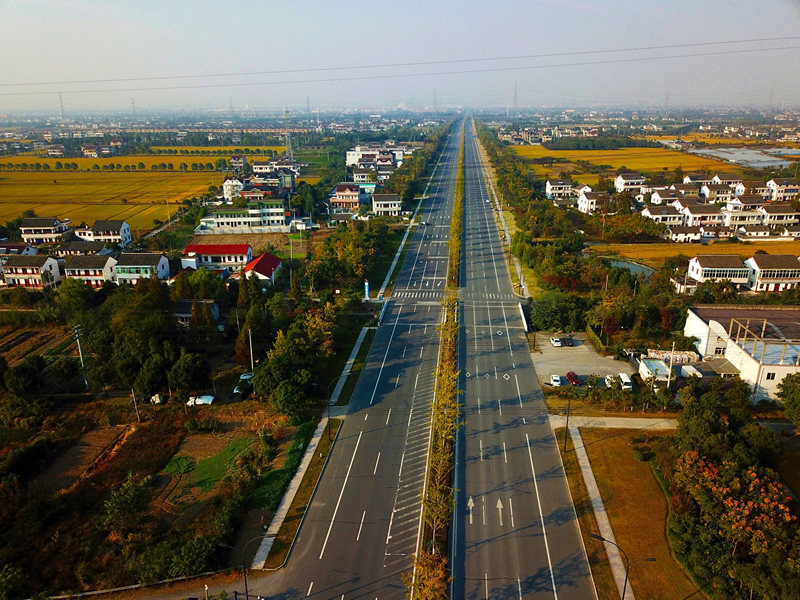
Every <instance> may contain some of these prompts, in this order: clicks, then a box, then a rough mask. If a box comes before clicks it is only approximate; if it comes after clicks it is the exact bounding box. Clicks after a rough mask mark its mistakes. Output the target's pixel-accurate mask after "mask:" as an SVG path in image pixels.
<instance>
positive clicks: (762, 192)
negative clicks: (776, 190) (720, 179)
mask: <svg viewBox="0 0 800 600" xmlns="http://www.w3.org/2000/svg"><path fill="white" fill-rule="evenodd" d="M733 193H734V194H735V195H736V196H744V195H746V194H753V195H756V196H761V198H762V199H764V200H769V199H770V198H772V190H771V189H770V187H769V186H768V185H767V184H766V183H765V182H763V181H742V182H740V183H738V184H737V185H736V187H735V188H733Z"/></svg>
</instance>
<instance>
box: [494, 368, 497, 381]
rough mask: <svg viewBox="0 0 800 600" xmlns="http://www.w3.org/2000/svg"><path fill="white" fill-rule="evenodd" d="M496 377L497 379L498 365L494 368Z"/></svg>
mask: <svg viewBox="0 0 800 600" xmlns="http://www.w3.org/2000/svg"><path fill="white" fill-rule="evenodd" d="M494 378H495V379H497V367H495V368H494Z"/></svg>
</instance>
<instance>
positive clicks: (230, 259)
mask: <svg viewBox="0 0 800 600" xmlns="http://www.w3.org/2000/svg"><path fill="white" fill-rule="evenodd" d="M251 260H253V249H252V248H251V247H250V244H189V245H188V246H186V249H185V250H184V251H183V256H182V257H181V267H183V268H184V269H185V268H187V267H191V268H193V269H199V268H200V267H205V268H206V269H208V270H215V269H229V270H231V271H235V270H237V269H240V268H242V267H244V266H245V265H246V264H247V263H249V262H250V261H251Z"/></svg>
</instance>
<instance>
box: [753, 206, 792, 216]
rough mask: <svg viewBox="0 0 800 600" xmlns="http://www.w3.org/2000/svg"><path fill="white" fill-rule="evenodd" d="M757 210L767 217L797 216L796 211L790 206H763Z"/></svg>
mask: <svg viewBox="0 0 800 600" xmlns="http://www.w3.org/2000/svg"><path fill="white" fill-rule="evenodd" d="M759 208H760V210H762V211H764V212H765V213H767V214H768V215H788V214H797V211H796V210H795V209H794V208H792V206H791V205H790V204H765V205H764V206H761V207H759Z"/></svg>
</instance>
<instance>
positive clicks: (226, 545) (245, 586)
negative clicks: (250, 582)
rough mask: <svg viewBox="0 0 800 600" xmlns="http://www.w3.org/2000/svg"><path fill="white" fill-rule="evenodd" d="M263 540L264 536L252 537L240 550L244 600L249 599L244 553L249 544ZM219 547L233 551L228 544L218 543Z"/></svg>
mask: <svg viewBox="0 0 800 600" xmlns="http://www.w3.org/2000/svg"><path fill="white" fill-rule="evenodd" d="M263 539H264V536H258V537H254V538H253V539H252V540H250V541H248V542H247V543H246V544H245V545H244V548H242V573H243V574H244V597H245V600H249V599H250V591H249V590H248V588H247V567H246V566H245V562H244V555H245V552H247V547H248V546H249V545H250V544H252V543H253V542H255V541H256V540H263ZM219 545H220V546H222V547H223V548H229V549H231V550H233V549H234V547H233V546H229V545H228V544H222V543H220V544H219Z"/></svg>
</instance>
